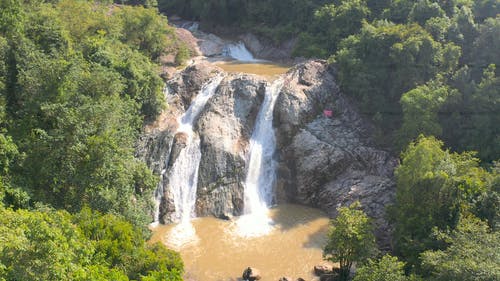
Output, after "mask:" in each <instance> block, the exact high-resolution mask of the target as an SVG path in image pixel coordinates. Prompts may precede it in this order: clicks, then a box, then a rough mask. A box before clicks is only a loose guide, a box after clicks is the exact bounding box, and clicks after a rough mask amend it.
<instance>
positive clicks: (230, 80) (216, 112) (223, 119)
mask: <svg viewBox="0 0 500 281" xmlns="http://www.w3.org/2000/svg"><path fill="white" fill-rule="evenodd" d="M220 71H221V70H220V69H218V68H215V67H213V66H211V65H209V64H206V65H194V66H192V67H189V68H188V69H186V70H185V71H183V72H181V73H178V74H176V75H175V76H174V78H173V79H172V80H170V81H169V83H168V86H169V89H170V90H169V93H168V94H167V98H168V100H169V104H170V107H169V110H168V111H167V112H166V113H165V114H164V115H163V116H164V121H163V122H162V123H165V122H166V123H168V124H170V125H164V126H157V129H156V130H151V132H150V133H149V134H146V135H144V136H143V138H142V141H141V142H140V145H139V146H138V148H139V149H138V151H139V152H138V154H139V156H140V157H142V159H144V161H146V163H148V165H149V166H150V167H151V168H152V169H153V170H154V171H155V172H157V173H161V172H162V171H163V172H164V174H163V175H164V177H168V169H169V165H171V163H173V161H175V155H176V154H177V153H178V150H179V149H182V136H173V132H174V131H175V116H179V115H180V114H181V113H182V112H184V111H185V110H186V109H187V107H188V106H189V103H190V101H191V99H192V98H193V95H194V94H196V93H197V92H198V90H199V89H200V88H201V86H202V85H203V83H205V82H206V81H208V80H209V79H210V77H213V76H214V75H216V74H217V73H218V72H220ZM283 79H284V80H285V86H284V87H283V89H282V91H281V93H280V96H279V97H278V100H277V103H276V106H275V110H274V127H275V129H276V136H277V147H278V149H277V152H276V157H277V160H278V162H279V169H278V182H277V186H276V192H277V198H278V202H295V203H300V204H306V205H310V206H315V207H319V208H321V209H323V210H324V211H326V212H327V213H328V214H329V215H331V216H335V215H336V209H337V207H339V206H343V205H349V204H350V203H352V202H354V201H356V200H359V201H360V202H361V203H362V205H363V207H364V209H365V211H366V212H367V213H368V214H369V215H370V216H371V217H373V218H374V219H375V223H376V226H377V234H378V235H377V236H378V237H379V238H380V242H381V244H382V246H388V240H387V239H386V238H387V235H386V234H387V233H388V232H389V228H388V225H387V222H386V221H385V219H384V214H385V206H386V205H387V204H389V203H390V202H391V201H392V200H393V196H394V181H393V170H394V167H395V165H396V164H397V162H396V160H395V159H394V158H393V157H391V156H390V155H389V154H388V153H387V152H384V151H382V150H380V149H377V148H376V147H375V146H374V145H373V143H372V141H371V138H370V135H371V134H370V131H371V130H370V125H369V124H368V123H367V122H366V121H365V120H363V119H362V117H361V116H360V115H359V114H358V113H357V111H356V109H355V108H354V107H353V106H352V105H351V103H349V102H348V101H347V99H346V98H345V97H344V96H343V95H342V94H341V93H340V92H339V90H338V87H337V85H336V83H335V79H334V77H333V75H332V70H331V69H329V67H328V65H327V64H326V62H324V61H310V62H307V63H304V64H300V65H298V66H296V67H294V68H293V69H292V70H291V71H289V72H288V73H287V74H285V75H284V77H283ZM266 83H267V82H266V81H264V80H261V79H259V78H258V77H256V76H250V75H227V77H225V78H224V80H223V81H222V83H221V84H220V85H219V87H218V89H217V91H216V93H215V95H214V96H213V97H212V98H211V99H210V100H209V101H208V103H207V105H206V107H205V109H204V110H203V112H202V113H201V114H200V116H199V118H198V120H197V122H195V131H196V132H197V133H198V134H199V136H200V140H201V152H202V159H201V163H200V168H199V179H198V197H197V203H196V212H197V215H198V216H206V215H213V216H216V217H224V218H226V217H230V216H232V215H239V214H241V212H242V210H243V185H242V183H243V182H244V180H245V175H246V167H245V165H246V162H247V161H246V159H247V156H248V155H247V154H248V142H249V138H250V136H251V134H252V131H253V128H254V123H255V118H256V115H257V113H258V110H259V107H260V105H261V103H262V100H263V97H264V92H265V85H266ZM324 110H331V111H333V116H332V117H325V116H324V114H323V111H324ZM169 163H170V164H169ZM165 171H166V172H165ZM162 182H163V184H166V185H168V179H167V180H164V181H162ZM172 208H173V204H172V197H171V195H170V194H168V191H167V190H165V196H164V200H163V202H162V204H161V208H160V212H161V216H160V217H161V222H169V213H171V212H172V211H173V210H172Z"/></svg>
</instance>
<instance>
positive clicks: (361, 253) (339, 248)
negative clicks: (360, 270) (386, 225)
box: [323, 202, 377, 280]
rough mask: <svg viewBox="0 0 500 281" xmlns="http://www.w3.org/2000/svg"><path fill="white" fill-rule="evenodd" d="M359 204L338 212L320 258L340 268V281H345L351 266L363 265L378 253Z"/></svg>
mask: <svg viewBox="0 0 500 281" xmlns="http://www.w3.org/2000/svg"><path fill="white" fill-rule="evenodd" d="M359 207H360V204H359V202H356V203H353V204H351V206H349V207H341V208H339V209H338V215H337V217H336V218H335V219H333V220H332V221H331V226H330V230H329V232H328V242H327V244H326V246H325V247H324V249H323V257H324V258H325V259H326V260H329V261H332V262H338V263H339V264H340V279H341V280H347V278H348V277H349V273H350V271H351V266H352V264H353V263H355V262H357V263H362V262H364V261H366V260H367V259H368V258H370V257H373V256H374V255H375V254H376V252H377V246H376V244H375V236H374V235H373V226H372V224H371V221H370V219H369V218H368V216H367V215H366V214H365V213H364V212H363V211H362V210H360V209H359Z"/></svg>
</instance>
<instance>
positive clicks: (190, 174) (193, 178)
mask: <svg viewBox="0 0 500 281" xmlns="http://www.w3.org/2000/svg"><path fill="white" fill-rule="evenodd" d="M223 78H224V77H223V76H222V75H220V76H216V77H215V78H213V79H212V80H211V81H209V82H208V83H207V84H205V85H204V86H203V87H202V89H201V90H200V92H199V93H198V95H197V96H196V97H195V99H194V100H193V101H192V102H191V105H190V106H189V108H188V110H187V111H186V112H185V113H184V114H183V115H182V116H181V117H180V118H179V119H178V123H179V127H178V128H177V130H176V132H175V135H176V136H178V135H179V134H182V136H181V137H183V141H184V144H185V147H184V148H183V149H182V150H181V151H180V153H179V155H178V157H177V159H176V160H175V162H174V163H173V165H172V168H171V169H170V171H169V172H168V187H167V188H169V189H170V191H171V192H172V194H173V199H174V204H175V215H174V218H175V220H177V221H180V222H181V223H186V222H189V220H190V219H191V218H192V217H193V216H194V207H195V203H196V190H197V185H198V169H199V164H200V160H201V151H200V138H199V137H198V135H196V134H195V132H194V131H193V125H194V122H195V120H196V118H197V117H198V115H199V114H200V113H201V111H202V110H203V108H204V107H205V105H206V104H207V102H208V100H209V99H210V97H212V96H213V95H214V94H215V91H216V89H217V87H218V86H219V84H220V82H221V81H222V79H223ZM164 176H166V171H162V177H164ZM163 186H164V184H163V182H161V183H160V184H159V185H158V188H157V190H156V192H155V199H156V202H157V204H156V205H157V208H159V205H160V201H161V198H162V196H163V194H164V189H163V188H164V187H163ZM158 221H159V209H157V210H156V211H155V222H154V223H153V224H152V225H153V226H154V225H157V224H158Z"/></svg>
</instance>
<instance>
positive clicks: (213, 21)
mask: <svg viewBox="0 0 500 281" xmlns="http://www.w3.org/2000/svg"><path fill="white" fill-rule="evenodd" d="M158 5H159V8H160V10H162V11H164V12H167V13H171V14H177V15H180V16H181V17H184V18H188V19H192V20H198V21H200V22H201V26H202V28H206V29H208V30H224V29H226V30H229V31H231V30H234V31H235V32H237V33H242V32H247V31H249V32H253V33H256V34H258V35H260V36H261V37H265V38H268V39H271V41H273V42H280V41H284V40H288V39H290V38H295V40H297V43H296V47H295V50H294V53H293V55H294V56H298V57H306V58H325V59H328V60H329V62H330V63H331V64H332V66H333V68H334V69H335V70H336V74H337V78H338V80H339V83H340V87H341V89H342V90H343V92H344V93H345V94H346V95H348V96H350V97H352V100H353V101H356V102H357V104H358V106H359V108H360V109H361V111H362V112H363V113H364V114H365V116H367V117H368V118H370V119H371V120H372V121H373V122H374V123H375V124H376V127H377V130H376V137H377V140H378V142H379V144H380V145H383V146H385V147H386V148H388V149H390V150H392V151H393V152H395V153H400V151H403V153H402V154H401V165H400V166H399V167H398V168H397V170H396V175H395V176H396V181H397V193H396V202H395V204H394V205H392V206H390V207H389V208H388V218H389V219H390V221H391V222H392V224H393V226H394V245H393V246H394V250H393V252H392V254H393V255H394V256H391V255H385V256H383V257H380V256H378V255H377V254H375V252H371V254H370V255H367V254H368V253H369V252H370V251H368V250H369V248H370V247H368V246H367V245H368V244H369V241H370V239H368V238H366V237H369V236H368V235H367V234H364V233H365V232H366V231H361V230H358V231H354V230H355V229H362V230H365V229H366V227H368V226H367V224H369V223H368V222H366V219H365V216H364V215H363V214H357V213H356V212H355V211H354V210H352V209H345V208H344V209H341V210H339V213H340V215H339V217H338V218H336V219H334V220H333V221H332V228H331V231H330V234H329V243H328V245H327V246H326V247H325V249H324V254H325V258H327V259H329V260H332V261H337V262H340V263H341V267H342V268H341V270H340V272H341V273H342V274H341V279H343V280H347V279H348V278H349V277H348V276H346V275H347V274H346V273H345V271H348V268H349V267H350V265H351V264H352V262H358V265H359V266H358V271H357V275H356V276H355V277H354V280H356V281H366V280H377V281H381V280H387V281H389V280H391V281H394V280H420V279H424V280H443V281H444V280H446V281H451V280H500V265H499V263H498V261H500V254H499V253H500V248H499V245H500V232H499V227H500V217H499V214H500V193H499V192H500V164H499V163H498V162H495V160H499V159H500V126H499V124H500V78H499V75H498V74H499V69H498V66H500V41H499V40H500V39H499V38H500V15H499V14H500V1H498V0H418V1H415V0H330V1H328V0H303V1H297V0H275V1H269V0H255V1H247V0H208V1H207V0H182V1H181V0H159V1H158ZM424 135H425V136H427V137H425V136H424ZM438 139H441V140H442V141H440V140H438ZM445 147H449V148H450V149H446V148H445ZM346 222H348V223H347V224H348V225H350V226H352V227H351V228H348V227H346ZM360 249H363V251H360ZM347 253H348V254H347ZM396 256H397V257H396Z"/></svg>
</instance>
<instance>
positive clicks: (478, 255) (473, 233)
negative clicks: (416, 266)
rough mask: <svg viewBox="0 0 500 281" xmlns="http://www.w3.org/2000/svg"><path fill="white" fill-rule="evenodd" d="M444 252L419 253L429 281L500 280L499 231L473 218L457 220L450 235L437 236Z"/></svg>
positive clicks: (443, 233)
mask: <svg viewBox="0 0 500 281" xmlns="http://www.w3.org/2000/svg"><path fill="white" fill-rule="evenodd" d="M439 237H440V238H441V239H443V241H444V242H445V243H446V244H447V245H448V247H447V248H446V249H445V250H438V251H426V252H424V253H423V254H422V261H423V265H424V267H425V268H426V269H427V270H428V272H430V273H431V278H430V280H432V281H452V280H461V281H492V280H499V279H500V263H499V262H498V261H500V232H499V231H491V230H490V229H489V228H488V226H487V225H486V224H485V223H484V222H482V221H480V220H479V219H477V218H474V217H465V218H463V219H461V220H460V223H459V224H458V226H457V228H456V229H455V230H454V231H452V232H451V233H445V232H442V233H440V235H439Z"/></svg>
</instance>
